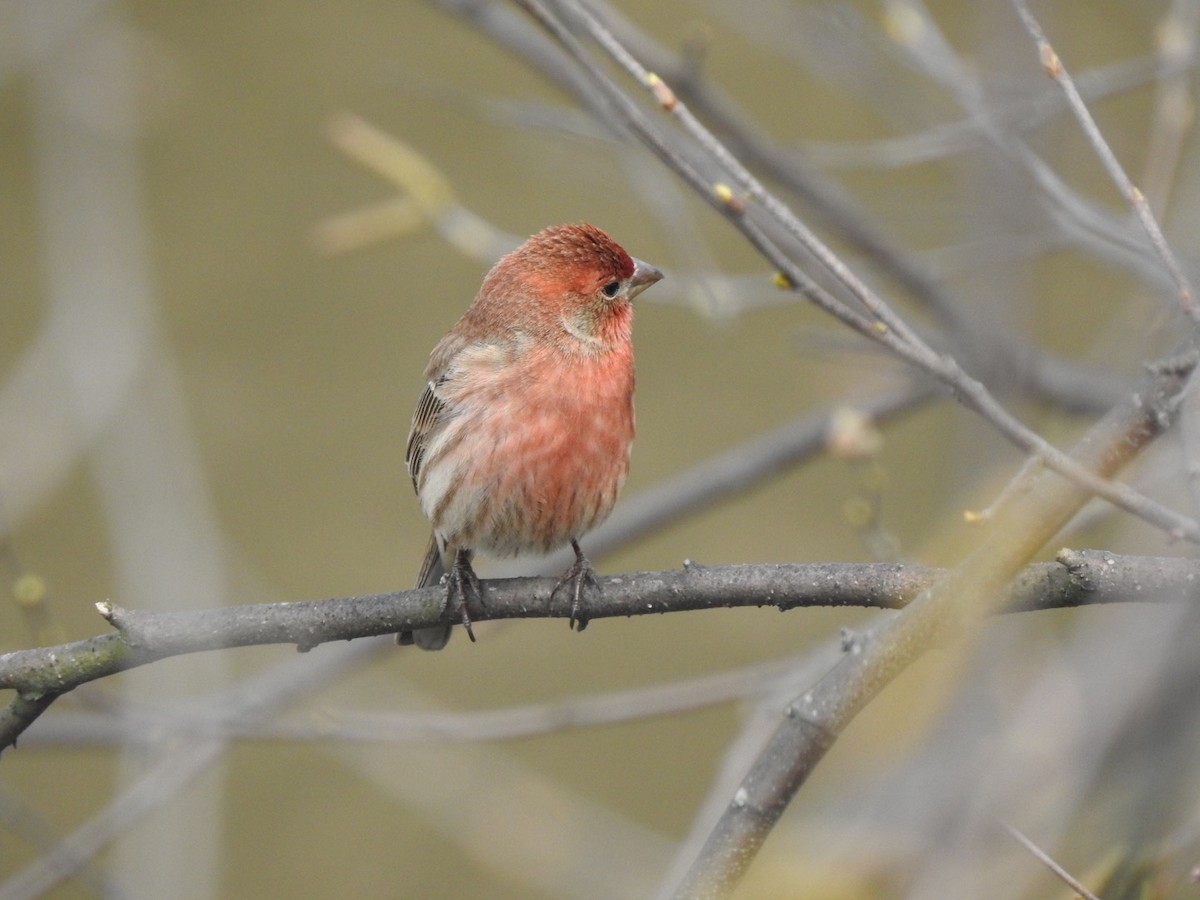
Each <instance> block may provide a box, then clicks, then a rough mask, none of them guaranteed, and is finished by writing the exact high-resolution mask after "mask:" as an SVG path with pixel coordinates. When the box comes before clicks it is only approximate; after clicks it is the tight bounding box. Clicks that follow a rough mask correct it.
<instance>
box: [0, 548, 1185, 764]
mask: <svg viewBox="0 0 1200 900" xmlns="http://www.w3.org/2000/svg"><path fill="white" fill-rule="evenodd" d="M944 575H945V573H944V572H942V571H940V570H937V569H928V568H923V567H920V566H902V565H895V564H881V563H809V564H783V565H737V566H713V567H709V566H701V565H695V564H692V565H687V566H685V567H684V568H682V569H677V570H669V571H663V572H641V573H635V574H623V575H610V576H606V577H602V578H600V580H599V581H600V585H601V589H602V596H601V597H600V598H599V599H598V600H596V601H594V602H593V603H592V605H591V606H590V607H589V609H588V618H589V620H596V619H604V618H612V617H627V616H638V615H650V614H660V613H668V612H684V611H688V610H701V609H720V608H733V607H750V606H752V607H764V606H773V607H775V608H776V609H779V610H781V611H786V610H791V609H797V608H801V607H809V606H856V607H874V608H878V609H899V608H902V607H904V606H905V605H906V604H907V603H908V602H909V601H911V600H912V599H913V598H914V597H916V596H918V595H919V594H920V593H921V592H922V591H924V590H926V589H928V588H929V587H931V586H932V585H934V584H936V583H938V581H939V580H940V579H941V578H942V577H943V576H944ZM1197 578H1200V562H1197V561H1195V560H1189V559H1173V558H1155V557H1122V556H1114V555H1112V554H1107V553H1101V552H1098V551H1091V552H1087V551H1085V552H1074V551H1063V552H1062V553H1060V554H1059V558H1058V561H1057V562H1054V563H1039V564H1036V565H1033V566H1030V567H1029V568H1028V569H1027V570H1026V571H1025V572H1024V573H1023V574H1022V575H1021V577H1019V578H1018V579H1016V580H1015V581H1014V582H1013V586H1012V588H1011V590H1010V591H1009V593H1008V594H1007V595H1006V597H1005V599H1004V603H1005V604H1006V605H1007V606H1008V607H1009V608H1011V609H1013V610H1025V611H1028V610H1036V609H1052V608H1062V607H1068V606H1079V605H1090V604H1098V603H1118V602H1128V601H1139V602H1145V601H1151V602H1153V601H1178V600H1184V599H1188V598H1191V597H1192V594H1191V593H1189V591H1190V590H1191V585H1193V584H1194V583H1195V581H1196V579H1197ZM556 584H557V580H556V579H553V578H504V579H488V580H486V581H484V582H483V587H484V590H483V594H484V605H482V606H479V607H477V608H476V607H474V606H473V607H472V609H471V618H472V620H473V621H477V622H483V621H487V620H493V619H528V618H568V617H569V616H570V614H571V611H570V604H569V603H567V602H566V601H565V600H563V599H561V598H559V599H555V600H553V602H552V599H551V593H552V592H553V590H554V587H555V585H556ZM442 600H443V589H442V588H441V587H430V588H422V589H420V590H410V591H396V592H392V593H386V594H374V595H370V596H364V597H343V598H335V599H331V600H313V601H301V602H289V603H263V604H248V605H244V606H230V607H225V608H222V609H202V610H193V611H188V612H179V611H167V612H160V611H154V610H126V609H121V608H120V607H117V606H114V605H112V604H111V603H101V604H98V607H99V608H100V612H101V614H102V615H103V616H104V617H105V618H106V619H107V620H108V621H109V622H110V623H111V624H112V625H113V626H114V627H115V628H116V629H117V632H116V633H115V634H105V635H99V636H97V637H92V638H87V639H86V640H82V641H75V642H73V643H70V644H61V645H59V646H56V647H41V648H37V649H31V650H16V651H13V652H10V653H5V654H3V655H0V688H3V689H8V690H14V691H16V692H17V696H16V697H15V698H14V699H13V700H12V701H11V702H10V703H9V706H8V707H7V708H6V709H4V710H3V711H0V748H2V747H8V746H12V745H14V744H15V743H16V740H17V737H18V736H19V735H20V734H21V732H22V731H24V729H25V728H26V727H28V726H29V725H30V724H31V723H32V722H33V721H34V719H36V718H37V716H38V715H40V714H41V713H42V712H44V711H45V710H46V708H47V707H49V705H50V704H51V703H52V702H53V701H54V700H55V699H56V698H57V697H59V696H61V695H62V694H65V693H67V692H68V691H71V690H73V689H74V688H76V687H78V686H79V685H81V684H86V683H87V682H89V681H94V680H96V679H98V678H104V677H106V676H108V675H113V674H115V673H117V672H121V671H124V670H126V669H131V668H134V667H136V666H143V665H147V664H148V663H152V662H156V661H158V660H160V659H164V658H166V657H169V656H179V655H182V654H187V653H199V652H203V651H210V650H221V649H226V648H230V647H246V646H251V645H259V644H295V645H296V647H297V648H298V649H300V650H308V649H311V648H313V647H315V646H317V645H318V644H322V643H326V642H329V641H345V640H352V639H355V638H364V637H370V636H373V635H385V634H392V633H394V632H396V631H399V630H401V629H406V628H423V627H429V626H430V625H434V624H437V623H438V622H439V621H440V617H441V615H442V610H441V607H442Z"/></svg>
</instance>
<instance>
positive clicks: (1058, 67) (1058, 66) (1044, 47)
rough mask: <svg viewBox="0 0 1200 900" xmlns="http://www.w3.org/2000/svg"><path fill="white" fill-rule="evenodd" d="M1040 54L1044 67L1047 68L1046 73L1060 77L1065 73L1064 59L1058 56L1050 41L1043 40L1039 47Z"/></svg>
mask: <svg viewBox="0 0 1200 900" xmlns="http://www.w3.org/2000/svg"><path fill="white" fill-rule="evenodd" d="M1038 55H1039V56H1040V57H1041V58H1042V68H1043V69H1045V70H1046V74H1047V75H1049V76H1050V77H1051V78H1060V77H1062V73H1063V64H1062V60H1061V59H1059V58H1058V54H1057V53H1055V52H1054V48H1053V47H1051V46H1050V44H1049V42H1043V43H1042V44H1041V45H1040V46H1039V47H1038Z"/></svg>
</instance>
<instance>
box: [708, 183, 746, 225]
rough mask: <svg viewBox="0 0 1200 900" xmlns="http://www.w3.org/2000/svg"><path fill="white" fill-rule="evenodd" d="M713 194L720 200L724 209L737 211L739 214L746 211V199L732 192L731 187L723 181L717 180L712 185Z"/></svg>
mask: <svg viewBox="0 0 1200 900" xmlns="http://www.w3.org/2000/svg"><path fill="white" fill-rule="evenodd" d="M712 191H713V195H714V196H715V197H716V198H717V199H718V200H720V201H721V203H722V205H724V206H725V208H726V209H728V210H730V211H732V212H734V213H737V214H738V215H739V216H740V215H742V214H744V213H745V212H746V201H745V200H743V199H742V198H741V197H739V196H738V195H737V194H735V193H734V192H733V188H731V187H730V186H729V185H727V184H726V183H725V182H723V181H718V182H717V183H716V184H714V185H713V186H712Z"/></svg>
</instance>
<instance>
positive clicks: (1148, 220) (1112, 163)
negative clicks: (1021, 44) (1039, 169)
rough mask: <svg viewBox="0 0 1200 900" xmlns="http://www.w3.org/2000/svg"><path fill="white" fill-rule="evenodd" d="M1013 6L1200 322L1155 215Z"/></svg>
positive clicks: (1045, 44)
mask: <svg viewBox="0 0 1200 900" xmlns="http://www.w3.org/2000/svg"><path fill="white" fill-rule="evenodd" d="M1012 3H1013V6H1014V7H1015V8H1016V10H1017V15H1018V16H1020V17H1021V22H1022V24H1024V26H1025V29H1026V30H1027V31H1028V32H1029V35H1030V37H1032V38H1033V40H1034V43H1036V44H1037V48H1038V55H1039V56H1040V57H1041V60H1042V67H1043V68H1044V69H1045V70H1046V73H1047V74H1048V75H1049V76H1050V77H1051V78H1053V79H1054V80H1055V81H1056V82H1058V85H1059V87H1061V88H1062V89H1063V93H1064V94H1065V95H1066V98H1067V104H1068V105H1069V106H1070V108H1071V111H1072V112H1073V113H1074V114H1075V118H1076V119H1077V120H1078V121H1079V125H1080V127H1081V128H1082V129H1083V133H1084V135H1086V137H1087V139H1088V141H1089V142H1090V143H1091V145H1092V148H1093V149H1094V150H1095V151H1096V155H1097V156H1098V157H1099V158H1100V162H1101V163H1102V164H1103V166H1104V169H1105V171H1107V172H1108V175H1109V177H1110V178H1111V179H1112V180H1113V183H1114V184H1116V186H1117V189H1118V190H1119V191H1120V192H1121V193H1122V195H1123V196H1124V197H1125V199H1126V200H1128V201H1129V203H1130V205H1131V206H1132V207H1133V211H1134V214H1135V215H1136V216H1137V218H1138V221H1139V222H1141V223H1142V228H1144V229H1145V230H1146V234H1147V235H1148V236H1149V238H1150V243H1151V244H1152V245H1153V246H1154V250H1155V252H1156V253H1157V254H1158V256H1159V259H1161V260H1162V263H1163V266H1164V267H1165V268H1166V270H1167V272H1168V273H1169V274H1170V276H1171V279H1172V280H1173V281H1174V282H1175V288H1176V290H1177V291H1178V292H1179V297H1178V299H1179V305H1180V306H1181V307H1182V308H1183V311H1184V312H1185V313H1187V314H1188V315H1189V316H1191V317H1192V319H1193V320H1196V321H1200V310H1198V309H1197V308H1196V304H1195V300H1194V298H1195V292H1194V291H1193V290H1192V286H1191V283H1190V282H1189V281H1188V278H1187V276H1186V275H1185V274H1184V273H1183V269H1182V267H1181V266H1180V265H1179V261H1178V260H1177V259H1176V258H1175V254H1174V253H1173V252H1172V250H1171V247H1170V245H1168V244H1167V239H1166V237H1165V236H1164V235H1163V233H1162V229H1161V228H1160V227H1159V225H1158V220H1157V219H1155V218H1154V211H1153V210H1152V209H1150V204H1149V203H1147V202H1146V198H1145V196H1144V195H1143V194H1142V192H1141V191H1140V190H1138V188H1137V186H1136V185H1134V183H1133V181H1132V180H1130V178H1129V176H1128V175H1127V174H1126V173H1125V169H1124V168H1123V167H1122V166H1121V163H1120V162H1119V161H1118V160H1117V157H1116V154H1115V153H1113V152H1112V148H1111V147H1109V146H1108V142H1107V141H1106V140H1104V135H1102V134H1101V133H1100V129H1099V128H1098V127H1097V126H1096V122H1095V120H1094V119H1093V118H1092V114H1091V113H1090V112H1088V108H1087V104H1086V103H1084V102H1083V98H1082V97H1081V96H1079V89H1078V88H1076V87H1075V82H1074V81H1073V80H1072V79H1071V75H1070V73H1069V72H1067V67H1066V66H1064V65H1063V63H1062V60H1061V59H1059V56H1058V53H1056V52H1055V50H1054V47H1053V46H1051V44H1050V41H1049V40H1048V39H1047V38H1046V34H1045V32H1043V31H1042V26H1041V25H1039V24H1038V21H1037V19H1035V18H1034V16H1033V13H1031V12H1030V11H1029V7H1028V5H1027V4H1026V3H1025V0H1012Z"/></svg>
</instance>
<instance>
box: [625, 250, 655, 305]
mask: <svg viewBox="0 0 1200 900" xmlns="http://www.w3.org/2000/svg"><path fill="white" fill-rule="evenodd" d="M662 277H663V274H662V272H660V271H658V269H656V268H654V266H652V265H650V263H648V262H643V261H642V260H640V259H637V258H636V257H635V258H634V260H633V277H632V278H630V279H629V299H630V300H632V299H633V298H634V297H636V296H637V295H638V294H640V293H641V292H642V291H644V290H645V289H646V288H648V287H650V285H652V284H654V282H656V281H662Z"/></svg>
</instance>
